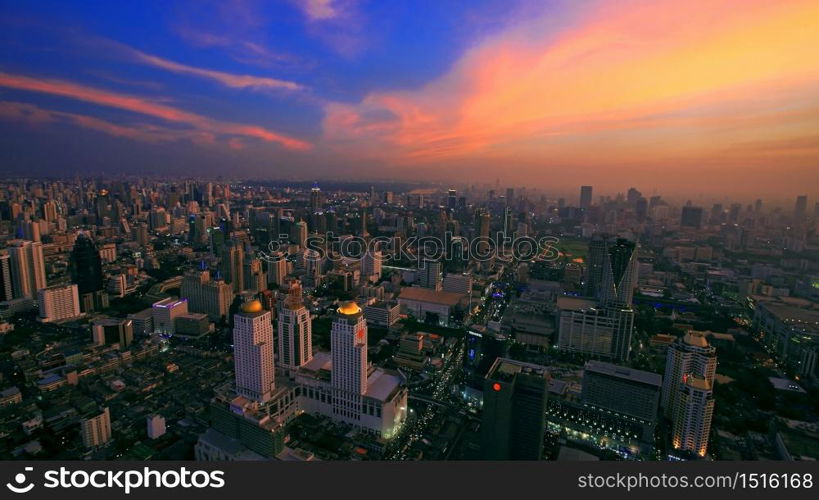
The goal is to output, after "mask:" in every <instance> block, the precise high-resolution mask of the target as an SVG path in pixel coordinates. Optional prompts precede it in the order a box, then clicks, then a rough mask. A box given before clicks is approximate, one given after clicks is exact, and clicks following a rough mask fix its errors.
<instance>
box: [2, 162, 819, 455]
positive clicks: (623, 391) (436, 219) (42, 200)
mask: <svg viewBox="0 0 819 500" xmlns="http://www.w3.org/2000/svg"><path fill="white" fill-rule="evenodd" d="M691 199H692V201H687V200H685V201H675V200H676V199H675V198H671V197H669V198H668V199H666V198H665V197H664V196H663V194H662V193H652V194H645V193H642V192H641V191H640V190H639V189H638V188H635V187H631V188H628V189H627V190H625V191H624V192H612V193H608V192H600V191H599V190H598V189H597V188H595V187H594V186H592V185H584V186H579V187H578V189H577V190H576V191H575V193H574V194H571V195H566V196H565V197H559V198H556V197H555V196H554V195H552V194H550V193H549V192H548V191H547V190H543V189H538V188H534V187H528V186H527V187H521V186H517V185H515V186H507V185H505V184H504V183H503V181H501V180H497V181H495V182H493V183H453V184H449V185H441V184H435V183H421V182H398V181H396V182H393V183H376V182H373V183H364V182H358V183H357V182H351V181H331V180H326V181H321V180H320V181H318V182H295V181H254V180H239V179H236V180H227V179H224V178H213V179H203V178H197V179H192V178H173V177H171V176H167V177H162V178H159V177H138V176H125V175H120V176H107V177H106V176H95V177H80V176H78V177H73V178H35V177H30V178H11V179H6V180H4V181H2V183H0V238H2V250H0V300H1V301H0V317H2V322H0V332H2V334H1V335H0V389H1V390H0V395H1V396H0V435H2V440H0V458H2V459H5V460H11V459H70V460H77V459H93V460H171V459H177V460H200V461H211V460H219V461H222V460H288V461H294V460H295V461H311V460H322V461H324V460H480V459H488V460H558V461H563V460H632V461H657V460H659V461H674V460H700V461H702V460H786V461H787V460H815V459H817V458H819V390H818V386H817V382H818V381H819V380H818V377H819V369H818V368H817V353H818V350H819V251H817V250H819V202H817V200H815V199H810V198H809V197H808V196H806V195H800V196H798V197H796V198H795V199H794V200H792V201H789V202H785V203H780V202H778V201H769V200H766V199H764V198H762V197H761V198H760V199H755V200H750V201H730V199H728V198H724V200H725V201H718V202H711V203H706V202H705V201H704V200H705V198H703V197H702V196H701V195H699V194H692V196H691Z"/></svg>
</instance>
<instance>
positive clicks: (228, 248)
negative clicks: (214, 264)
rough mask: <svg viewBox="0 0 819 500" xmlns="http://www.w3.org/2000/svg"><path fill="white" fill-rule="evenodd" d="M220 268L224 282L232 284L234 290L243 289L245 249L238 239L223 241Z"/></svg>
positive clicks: (239, 290) (241, 290)
mask: <svg viewBox="0 0 819 500" xmlns="http://www.w3.org/2000/svg"><path fill="white" fill-rule="evenodd" d="M220 269H221V272H222V277H223V278H224V279H225V283H228V284H229V285H230V286H232V287H233V291H234V292H236V293H240V292H243V291H244V290H245V250H244V247H243V245H242V243H241V242H240V241H237V240H235V239H230V240H228V241H226V242H225V246H224V250H223V253H222V262H221V265H220Z"/></svg>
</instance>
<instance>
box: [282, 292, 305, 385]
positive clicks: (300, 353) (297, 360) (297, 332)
mask: <svg viewBox="0 0 819 500" xmlns="http://www.w3.org/2000/svg"><path fill="white" fill-rule="evenodd" d="M278 331H279V362H278V365H279V366H280V367H282V368H284V369H285V371H287V372H290V371H292V370H297V369H299V368H301V367H302V366H304V365H305V364H307V363H308V362H309V361H310V360H311V359H313V330H312V322H311V321H310V312H309V311H308V310H307V308H306V307H304V299H303V298H302V294H301V284H300V283H299V282H298V281H294V282H293V283H292V284H291V285H290V290H289V292H288V294H287V298H286V299H285V300H284V306H283V307H282V308H281V311H280V313H279V328H278Z"/></svg>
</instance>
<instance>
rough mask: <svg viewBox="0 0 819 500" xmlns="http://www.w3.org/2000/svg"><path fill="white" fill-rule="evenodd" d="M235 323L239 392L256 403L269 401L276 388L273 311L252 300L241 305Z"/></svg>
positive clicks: (234, 319) (237, 387)
mask: <svg viewBox="0 0 819 500" xmlns="http://www.w3.org/2000/svg"><path fill="white" fill-rule="evenodd" d="M233 322H234V324H233V360H234V363H235V370H236V392H237V393H239V394H240V395H242V396H244V397H246V398H248V399H252V400H253V401H257V402H260V403H264V402H267V401H268V400H270V398H271V397H272V393H273V389H274V388H275V372H274V367H273V324H272V323H271V315H270V311H265V310H264V308H263V307H262V303H261V302H259V301H258V300H252V301H250V302H246V303H245V304H243V305H242V308H241V311H240V312H238V313H236V314H235V315H234V318H233Z"/></svg>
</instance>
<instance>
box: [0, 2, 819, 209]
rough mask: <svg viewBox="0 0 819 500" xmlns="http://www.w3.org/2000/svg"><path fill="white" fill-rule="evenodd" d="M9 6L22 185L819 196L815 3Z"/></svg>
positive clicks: (6, 145) (9, 111)
mask: <svg viewBox="0 0 819 500" xmlns="http://www.w3.org/2000/svg"><path fill="white" fill-rule="evenodd" d="M740 5H741V8H739V6H740ZM2 8H3V11H4V16H3V18H2V20H0V24H1V25H2V27H3V32H4V35H3V36H2V37H0V46H2V47H4V48H5V50H4V51H3V55H2V56H0V132H2V139H0V146H2V147H0V151H2V153H0V161H1V162H2V165H3V167H2V169H3V171H4V172H6V173H8V174H13V175H23V174H25V173H29V172H31V171H36V172H38V173H39V174H41V175H48V174H66V173H70V174H80V175H82V174H98V173H101V172H107V173H114V172H120V171H123V170H124V171H127V172H130V173H133V174H136V175H140V174H157V173H161V172H167V171H168V170H171V169H172V170H173V171H175V172H176V173H179V174H182V175H184V174H186V173H187V174H189V175H190V174H193V173H203V172H206V173H208V174H210V175H219V174H220V173H224V172H227V171H229V172H230V173H231V175H241V176H244V177H246V178H256V179H282V178H285V179H286V178H290V179H294V180H310V179H314V178H319V179H322V178H329V179H339V180H341V179H346V178H350V177H351V176H353V175H354V176H355V177H356V178H357V179H373V180H377V179H398V180H413V179H425V180H429V181H435V182H451V181H456V180H458V179H460V178H463V177H464V176H468V177H469V178H470V179H474V180H475V181H476V182H486V183H491V182H493V181H494V180H495V179H496V178H498V177H499V176H502V177H503V178H504V183H505V184H521V185H523V184H525V185H527V186H533V187H540V188H546V189H553V190H558V191H565V192H568V191H570V190H574V189H575V186H576V185H577V184H580V183H585V184H591V185H594V186H595V188H596V189H600V190H606V191H610V192H618V190H624V189H626V188H627V186H629V185H636V186H638V187H640V188H641V189H644V190H645V191H646V192H649V191H650V190H654V189H656V190H659V191H662V192H663V193H664V194H668V195H680V196H682V195H684V194H685V193H686V192H696V193H702V194H705V195H710V196H719V195H726V194H727V195H728V196H734V197H745V198H748V197H753V196H756V197H762V198H770V197H771V196H768V195H766V193H764V192H763V193H760V191H766V192H767V193H770V194H771V195H772V194H773V193H776V196H777V197H778V198H792V197H794V196H796V195H800V194H807V195H808V196H809V197H810V198H812V199H815V198H816V196H817V195H819V192H817V191H816V188H815V187H811V186H817V185H819V169H817V168H816V165H817V160H818V159H819V149H817V146H816V142H815V136H814V134H813V132H812V131H813V130H815V129H816V127H817V120H818V119H819V111H817V108H816V107H815V104H814V103H815V101H816V97H817V92H818V91H817V90H816V89H817V88H819V86H817V85H816V81H817V79H819V64H817V63H816V62H815V60H814V58H812V57H810V54H811V52H812V47H815V46H816V45H817V43H819V34H817V33H816V32H815V30H812V29H810V27H811V26H813V25H815V24H816V21H818V20H819V7H817V6H816V5H815V2H808V1H799V0H793V1H787V2H777V3H776V4H773V5H771V4H770V3H769V2H762V1H756V0H754V1H743V2H737V1H726V2H722V3H720V4H719V5H715V6H710V7H709V8H708V9H702V8H700V7H699V6H696V5H692V4H690V3H687V2H681V1H677V0H668V1H663V2H644V1H641V0H633V1H629V2H627V4H623V3H621V2H618V3H617V4H614V3H612V2H605V1H599V2H586V3H582V4H581V3H578V2H565V1H550V2H533V1H529V0H518V1H515V2H513V3H511V4H510V3H509V2H494V1H487V2H478V3H469V4H462V5H461V4H453V3H446V4H440V3H437V2H424V3H422V4H421V5H418V4H413V5H410V4H409V3H403V2H398V3H390V5H389V6H386V5H378V4H376V3H373V2H355V1H346V0H336V1H325V0H305V1H295V0H294V1H292V2H278V3H274V4H262V3H257V2H253V1H247V2H245V1H232V2H219V3H214V4H208V3H185V2H181V3H177V4H174V5H173V7H171V8H167V6H165V5H161V4H159V3H141V4H139V5H127V6H125V5H117V4H103V5H98V6H94V7H91V6H87V5H86V6H83V5H80V4H67V3H63V2H42V3H38V4H37V5H36V6H33V5H32V4H16V3H11V2H3V7H2ZM421 13H423V14H424V15H421ZM135 19H139V21H134V20H135ZM679 19H685V20H686V23H679V22H678V20H679ZM726 186H729V188H726Z"/></svg>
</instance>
